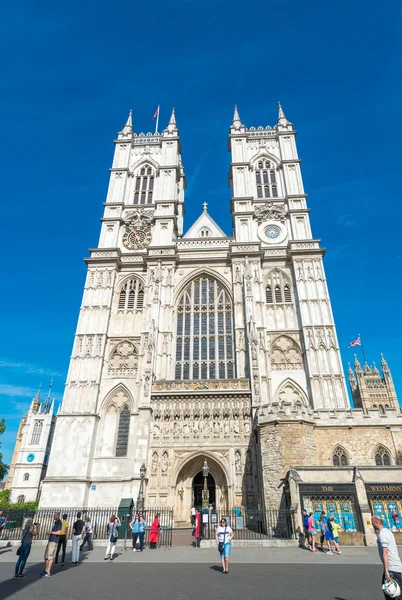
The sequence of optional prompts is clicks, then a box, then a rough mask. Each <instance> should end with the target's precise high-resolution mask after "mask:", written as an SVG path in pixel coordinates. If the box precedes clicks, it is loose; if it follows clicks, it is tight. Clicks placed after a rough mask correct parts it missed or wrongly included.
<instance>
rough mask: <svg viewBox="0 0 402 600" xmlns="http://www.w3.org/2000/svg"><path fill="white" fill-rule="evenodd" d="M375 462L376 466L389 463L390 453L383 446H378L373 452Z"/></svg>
mask: <svg viewBox="0 0 402 600" xmlns="http://www.w3.org/2000/svg"><path fill="white" fill-rule="evenodd" d="M375 464H376V465H377V466H378V467H380V466H383V465H385V466H388V465H390V464H391V455H390V453H389V452H388V450H387V449H386V448H385V446H378V448H377V450H376V453H375Z"/></svg>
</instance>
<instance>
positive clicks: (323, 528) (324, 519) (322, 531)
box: [318, 510, 327, 552]
mask: <svg viewBox="0 0 402 600" xmlns="http://www.w3.org/2000/svg"><path fill="white" fill-rule="evenodd" d="M318 525H319V527H320V550H321V552H324V540H325V534H326V532H327V517H326V516H325V511H324V510H323V511H322V513H321V514H320V518H319V519H318Z"/></svg>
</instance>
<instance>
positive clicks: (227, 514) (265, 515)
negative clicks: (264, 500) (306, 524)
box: [201, 508, 295, 540]
mask: <svg viewBox="0 0 402 600" xmlns="http://www.w3.org/2000/svg"><path fill="white" fill-rule="evenodd" d="M201 518H202V519H203V521H204V522H203V526H202V534H203V537H204V539H214V538H215V530H216V528H217V527H218V525H220V522H221V519H222V518H225V519H226V521H227V524H228V525H229V526H230V527H231V528H232V529H233V531H234V533H235V537H236V539H237V540H264V539H265V540H270V539H281V540H290V539H295V526H294V519H293V514H292V513H291V511H290V510H288V509H279V510H275V509H265V510H261V509H256V508H233V509H230V510H226V511H222V510H220V511H215V512H211V513H208V514H204V515H201Z"/></svg>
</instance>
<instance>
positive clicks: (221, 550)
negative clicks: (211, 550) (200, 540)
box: [218, 525, 227, 554]
mask: <svg viewBox="0 0 402 600" xmlns="http://www.w3.org/2000/svg"><path fill="white" fill-rule="evenodd" d="M226 527H227V525H226V526H225V532H224V534H223V542H219V543H218V552H219V554H222V552H223V551H224V549H225V541H226Z"/></svg>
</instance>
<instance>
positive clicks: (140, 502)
mask: <svg viewBox="0 0 402 600" xmlns="http://www.w3.org/2000/svg"><path fill="white" fill-rule="evenodd" d="M146 472H147V468H146V466H145V463H142V465H141V467H140V477H141V483H140V491H139V492H138V498H137V510H144V479H145V474H146Z"/></svg>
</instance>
